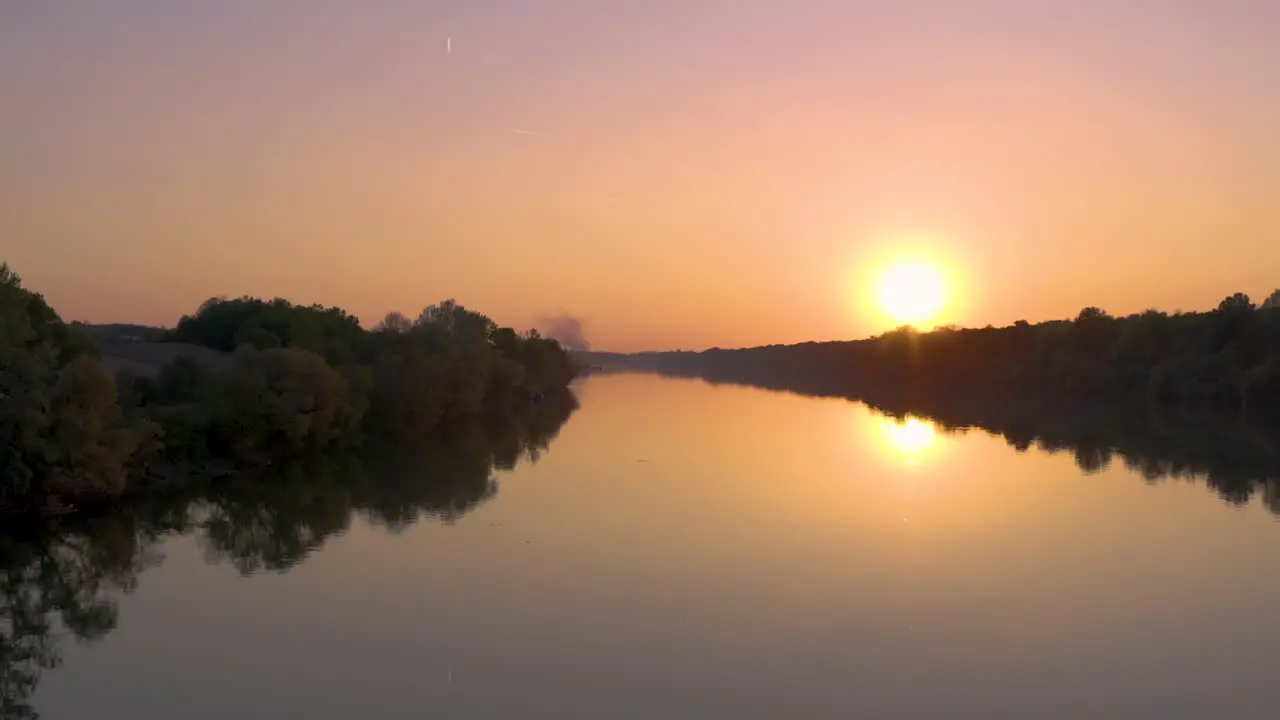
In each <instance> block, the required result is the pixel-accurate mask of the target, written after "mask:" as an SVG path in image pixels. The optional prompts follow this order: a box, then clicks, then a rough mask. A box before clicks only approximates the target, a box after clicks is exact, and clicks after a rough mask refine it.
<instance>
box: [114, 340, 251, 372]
mask: <svg viewBox="0 0 1280 720" xmlns="http://www.w3.org/2000/svg"><path fill="white" fill-rule="evenodd" d="M97 346H98V352H99V353H101V355H102V363H103V364H104V365H106V366H107V369H108V370H111V371H112V372H130V373H132V374H134V375H136V376H138V377H154V376H155V375H156V373H158V372H160V368H162V367H164V366H165V365H168V364H169V363H171V362H173V361H174V360H177V359H178V358H180V357H183V356H184V355H185V356H188V357H191V358H192V359H194V360H196V361H198V362H200V363H202V364H204V365H208V366H210V367H214V368H220V367H224V366H226V365H227V364H229V363H230V362H231V353H225V352H222V351H220V350H211V349H209V348H207V347H202V346H200V345H192V344H190V343H165V342H129V341H126V342H105V343H104V342H98V343H97Z"/></svg>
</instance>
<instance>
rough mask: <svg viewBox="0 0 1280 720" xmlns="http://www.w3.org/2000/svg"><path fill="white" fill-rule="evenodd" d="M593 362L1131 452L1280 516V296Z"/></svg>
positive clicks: (1098, 451)
mask: <svg viewBox="0 0 1280 720" xmlns="http://www.w3.org/2000/svg"><path fill="white" fill-rule="evenodd" d="M575 355H576V357H577V359H578V360H579V362H580V363H582V364H583V365H584V366H586V367H588V368H590V370H591V371H592V372H648V373H656V374H659V375H664V376H668V377H684V378H700V379H702V380H704V381H706V382H709V383H711V384H716V385H718V384H733V385H745V386H751V387H757V388H763V389H768V390H776V391H782V392H790V393H794V394H799V395H807V396H814V397H833V398H843V399H847V400H852V401H857V402H861V403H863V404H865V405H867V406H868V407H870V408H871V409H873V410H876V411H878V412H881V413H884V414H886V415H888V416H890V417H893V418H898V419H903V418H905V417H907V416H915V417H919V418H921V419H924V420H928V421H931V422H933V423H934V424H935V425H936V426H937V427H938V428H939V430H940V431H942V432H944V433H955V432H966V431H967V430H969V429H970V428H976V429H980V430H983V431H985V432H988V433H990V434H992V435H996V436H999V437H1002V438H1004V439H1005V440H1006V442H1008V443H1009V445H1010V446H1011V447H1013V448H1014V449H1015V450H1017V451H1019V452H1023V451H1026V450H1028V449H1029V448H1030V447H1032V446H1035V447H1038V448H1040V449H1041V450H1044V451H1047V452H1050V453H1056V452H1064V451H1066V452H1071V453H1072V454H1073V455H1074V457H1075V461H1076V464H1077V465H1078V466H1079V467H1080V469H1081V470H1082V471H1084V472H1086V473H1093V472H1098V471H1101V470H1103V469H1105V468H1107V467H1109V466H1110V464H1111V463H1112V462H1113V461H1114V460H1120V461H1122V462H1123V463H1124V464H1125V465H1126V466H1127V467H1129V468H1130V469H1131V470H1133V471H1135V472H1137V473H1139V474H1140V475H1142V476H1143V477H1144V478H1145V479H1146V480H1147V481H1148V482H1158V481H1160V480H1163V479H1166V478H1171V479H1180V480H1202V481H1204V482H1205V484H1206V485H1207V486H1208V487H1209V488H1211V489H1212V490H1214V491H1215V492H1216V493H1217V494H1218V495H1219V496H1220V497H1222V498H1223V499H1224V500H1226V501H1227V502H1230V503H1232V504H1234V505H1242V504H1245V503H1247V502H1249V501H1250V500H1251V498H1253V497H1255V496H1261V497H1262V499H1263V502H1264V504H1266V506H1267V507H1268V508H1269V509H1270V510H1271V511H1272V512H1273V513H1276V514H1278V515H1280V291H1277V292H1276V293H1274V294H1272V295H1271V296H1270V297H1269V298H1268V299H1267V300H1266V301H1265V302H1263V303H1262V304H1261V305H1254V303H1253V302H1252V301H1251V300H1250V299H1249V298H1248V296H1246V295H1243V294H1239V293H1237V294H1235V295H1232V296H1229V297H1227V298H1225V299H1224V300H1223V301H1222V302H1221V303H1219V305H1218V306H1217V307H1216V308H1215V309H1213V310H1211V311H1208V312H1199V313H1174V314H1167V313H1163V312H1159V311H1155V310H1148V311H1146V312H1144V313H1139V314H1135V315H1130V316H1127V317H1113V316H1111V315H1109V314H1107V313H1106V312H1104V311H1102V310H1100V309H1098V308H1096V307H1090V308H1086V309H1084V310H1082V311H1081V312H1080V313H1079V315H1077V317H1076V318H1075V319H1074V320H1067V321H1050V322H1044V323H1037V324H1030V323H1026V322H1017V323H1014V324H1013V325H1011V326H1008V327H1003V328H993V327H986V328H975V329H957V328H952V327H944V328H939V329H937V330H934V331H931V332H919V331H916V330H912V329H910V328H899V329H897V330H894V331H891V332H888V333H885V334H883V335H880V336H877V337H873V338H868V339H865V340H855V341H847V342H827V343H802V344H798V345H773V346H765V347H757V348H744V349H737V350H725V349H719V348H713V349H711V350H706V351H703V352H688V351H677V352H650V353H636V354H620V353H602V352H580V353H575Z"/></svg>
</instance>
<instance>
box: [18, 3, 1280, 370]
mask: <svg viewBox="0 0 1280 720" xmlns="http://www.w3.org/2000/svg"><path fill="white" fill-rule="evenodd" d="M1276 68H1280V0H1220V1H1218V2H1208V1H1207V0H1196V1H1194V2H1193V1H1190V0H1160V1H1156V0H1110V1H1105V2H1104V1H1098V0H1078V1H1076V2H1070V3H1066V2H1063V3H1057V2H1055V3H1049V2H1032V1H1030V0H1021V1H1014V0H1009V1H997V0H971V1H963V2H962V1H960V0H956V1H954V2H947V1H945V0H935V1H933V2H920V1H917V2H911V1H909V0H900V1H898V2H887V1H883V2H881V1H876V2H873V1H871V0H786V2H783V1H782V0H778V1H776V2H774V1H767V2H766V1H764V0H733V1H730V0H610V1H608V2H604V1H603V0H538V1H537V2H535V1H534V0H506V1H505V2H504V1H500V0H380V1H379V0H369V1H367V2H361V3H352V2H346V1H341V2H340V1H338V0H305V1H304V0H274V1H272V2H262V1H261V0H219V2H216V3H214V2H204V1H203V0H113V2H110V3H105V2H103V3H88V2H83V1H82V0H40V1H39V2H34V1H26V0H21V1H11V2H0V98H4V102H3V104H0V138H2V139H3V141H2V142H0V260H5V261H8V262H9V263H10V264H11V265H12V266H13V267H14V269H16V270H17V271H18V272H19V273H20V274H21V275H22V276H23V278H24V280H25V282H26V284H27V285H28V287H31V288H33V289H35V290H38V291H40V292H43V293H44V294H45V296H46V297H47V298H48V300H49V301H50V303H51V304H52V305H53V306H54V307H55V308H56V309H57V310H58V311H59V312H60V313H61V314H62V315H63V316H64V317H65V318H67V319H78V320H86V321H91V322H140V323H149V324H161V325H172V324H173V323H175V322H176V321H177V319H178V317H180V316H181V315H182V314H183V313H187V312H191V311H193V310H194V309H195V308H196V307H197V306H198V305H199V303H200V302H202V301H203V300H205V299H207V298H209V297H213V296H219V295H221V296H238V295H242V294H250V295H256V296H263V297H276V296H281V297H286V298H288V299H290V300H293V301H295V302H302V303H312V302H320V303H323V304H325V305H338V306H341V307H343V308H345V309H347V310H348V311H350V312H353V313H355V314H357V315H359V316H360V317H361V318H362V320H363V321H364V322H365V323H366V324H373V323H376V322H377V321H378V320H379V319H380V318H381V317H382V316H383V315H384V314H385V313H386V312H388V311H391V310H399V311H401V312H405V313H406V314H409V315H415V314H416V313H417V312H418V311H419V310H420V309H421V308H422V307H424V306H426V305H429V304H431V303H434V302H437V301H439V300H442V299H445V298H449V297H452V298H455V299H457V300H458V301H459V302H461V303H462V304H464V305H466V306H468V307H471V308H474V309H477V310H480V311H482V312H485V313H486V314H488V315H490V316H491V317H493V318H494V319H495V320H497V321H498V322H500V323H502V324H510V325H514V326H517V327H527V326H529V325H532V324H535V323H536V322H537V321H538V320H537V319H538V318H539V317H542V316H545V315H547V314H567V315H571V316H575V317H578V318H581V320H582V322H583V327H584V328H585V333H586V335H587V338H588V340H589V341H590V342H591V344H592V346H593V347H594V348H599V349H610V350H620V351H631V350H642V349H670V348H689V349H701V348H706V347H712V346H721V347H736V346H749V345H759V344H768V343H788V342H801V341H806V340H825V339H848V338H855V337H861V336H865V335H868V334H872V333H876V332H880V331H883V330H885V329H887V328H888V327H889V326H891V325H892V324H893V323H892V322H890V321H891V318H886V317H884V316H883V314H881V313H879V312H877V311H876V310H875V308H873V307H871V303H870V301H869V300H868V297H869V294H868V291H867V288H868V287H870V286H871V285H872V284H873V283H874V281H875V279H876V276H877V273H878V272H880V268H883V267H884V266H885V264H886V263H889V262H891V261H893V260H894V259H896V258H898V257H903V256H910V257H913V258H918V259H919V258H923V259H924V260H925V261H927V262H929V263H931V264H933V265H935V266H936V267H938V268H939V270H940V272H941V273H942V274H943V275H944V277H945V278H946V282H947V288H948V291H949V292H948V297H949V301H948V303H947V305H946V307H945V310H944V312H943V313H942V316H940V317H939V318H937V319H938V321H939V322H948V323H955V324H959V325H986V324H989V323H990V324H995V325H1003V324H1008V323H1011V322H1013V321H1014V320H1017V319H1027V320H1031V321H1036V320H1045V319H1053V318H1064V317H1070V316H1074V315H1075V314H1076V312H1078V311H1079V309H1080V308H1082V307H1084V306H1087V305H1097V306H1100V307H1103V308H1106V309H1108V310H1110V311H1111V312H1113V313H1116V314H1121V313H1129V312H1136V311H1141V310H1143V309H1146V308H1148V307H1156V308H1161V309H1165V310H1170V311H1172V310H1175V309H1184V310H1192V309H1204V308H1208V307H1211V306H1213V305H1215V304H1216V303H1217V302H1218V301H1219V300H1220V299H1221V298H1222V297H1224V296H1226V295H1229V294H1231V293H1232V292H1236V291H1243V292H1246V293H1249V294H1250V295H1251V296H1254V298H1255V299H1258V300H1260V299H1261V298H1263V297H1265V296H1266V295H1267V294H1269V293H1270V292H1271V291H1272V290H1273V289H1275V288H1276V287H1280V269H1277V268H1280V202H1277V197H1280V136H1278V135H1277V134H1276V132H1277V128H1280V82H1278V81H1277V76H1276Z"/></svg>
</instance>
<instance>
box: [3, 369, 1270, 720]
mask: <svg viewBox="0 0 1280 720" xmlns="http://www.w3.org/2000/svg"><path fill="white" fill-rule="evenodd" d="M576 390H577V394H578V396H579V400H580V404H581V407H580V408H579V409H578V410H577V411H576V412H575V413H574V414H573V415H572V416H571V418H570V419H569V420H568V422H567V423H565V425H564V426H563V427H562V428H561V429H560V432H559V434H558V436H556V437H555V438H554V439H552V440H551V441H550V442H549V443H548V444H547V446H546V447H545V449H544V450H542V451H541V452H540V453H535V454H537V455H538V457H537V460H536V462H534V461H533V460H532V459H530V458H529V457H528V455H529V454H530V453H525V457H523V458H522V459H521V460H520V461H519V462H517V463H515V467H514V469H511V470H496V471H495V472H494V474H493V482H488V480H487V479H486V478H482V479H481V482H480V487H474V486H473V485H474V484H473V485H467V484H466V483H463V484H462V485H463V486H462V487H461V488H460V489H458V490H457V491H458V492H461V493H463V494H464V495H466V497H463V498H461V499H458V500H457V501H456V502H454V501H453V500H451V499H449V498H445V499H444V500H443V501H442V502H439V503H437V505H436V506H438V507H445V506H447V507H448V508H449V509H447V510H444V511H439V512H427V511H418V510H415V511H413V512H408V513H406V512H400V511H394V510H389V511H386V512H381V511H378V512H375V511H371V510H369V509H368V507H371V506H374V505H376V504H377V503H376V502H374V501H369V502H367V503H365V504H364V505H363V506H361V507H363V508H364V509H361V507H354V506H352V505H351V503H350V502H349V501H347V500H343V501H341V502H338V501H332V500H331V499H330V496H329V495H328V494H326V492H325V491H321V490H315V489H311V486H308V485H306V484H301V485H299V489H298V490H296V491H291V493H290V495H289V497H288V499H287V500H277V499H272V500H270V502H264V503H258V504H253V503H244V502H240V503H239V504H236V505H235V507H234V508H232V509H228V507H227V506H225V503H224V506H218V507H215V508H214V509H210V508H209V507H205V508H203V509H200V510H198V511H190V512H195V513H196V515H197V516H198V517H197V518H196V519H195V520H194V521H189V520H184V521H182V522H176V523H174V527H176V528H179V529H177V530H175V531H174V532H171V533H164V532H156V531H154V528H156V527H162V526H164V524H165V520H164V518H163V517H157V516H161V515H164V512H167V511H163V512H162V511H157V512H156V513H154V514H153V515H152V516H148V517H147V518H145V523H143V524H145V525H146V526H147V527H150V528H153V530H151V531H149V532H150V535H149V537H148V539H146V540H145V541H143V540H139V539H138V538H137V537H135V536H136V535H137V532H136V530H135V528H136V526H137V524H138V523H139V522H142V521H141V520H138V519H137V518H134V519H133V520H130V521H129V523H125V524H124V526H123V527H124V529H123V530H121V529H118V528H116V526H115V525H113V524H112V523H113V522H115V521H112V520H111V519H110V518H107V519H104V520H103V521H101V523H105V525H101V524H100V525H98V526H94V527H95V529H92V530H86V531H83V532H82V533H81V534H75V533H72V534H70V535H68V536H66V537H60V538H58V539H56V541H49V540H46V541H42V542H54V543H55V544H57V545H58V547H57V548H54V549H53V550H50V549H48V548H47V547H46V548H42V549H41V550H40V551H39V552H40V553H45V554H49V553H54V554H58V553H60V555H58V557H61V558H63V559H62V560H60V561H59V562H61V563H62V564H61V565H59V566H58V568H59V569H58V570H57V571H56V574H58V575H59V578H60V579H58V580H57V582H56V583H54V581H53V580H49V581H47V582H46V581H45V580H43V579H41V577H40V576H39V573H38V572H36V571H32V570H23V569H22V568H23V567H30V568H35V567H44V565H41V563H39V562H35V561H30V562H29V565H23V564H22V562H28V561H25V560H24V561H22V562H19V561H17V560H12V559H11V560H10V566H9V572H8V579H7V583H8V587H9V590H8V594H7V595H6V597H7V598H9V599H8V600H6V605H5V607H4V608H3V611H4V612H5V613H7V614H6V615H5V619H6V621H7V628H8V629H7V632H8V636H7V639H6V640H5V643H6V644H5V645H4V648H6V654H5V655H4V657H0V660H2V661H3V662H4V663H5V665H4V667H3V668H0V672H2V673H3V691H4V693H5V696H6V697H5V702H6V703H7V705H6V708H7V709H8V710H7V711H8V712H9V713H10V715H8V716H6V717H24V716H23V715H22V714H21V713H22V712H25V711H24V710H23V706H24V704H27V703H29V705H30V706H31V707H34V709H35V710H36V711H38V712H39V714H40V717H42V718H46V719H47V720H64V719H67V720H73V719H77V718H91V717H106V716H110V717H121V718H131V719H133V720H149V719H152V718H154V719H157V720H159V719H161V718H163V719H165V720H168V719H169V718H179V717H180V718H187V719H189V720H205V719H207V720H213V719H215V718H216V719H218V720H222V719H223V718H228V717H237V718H289V717H297V718H312V719H315V718H334V719H338V718H344V719H345V718H355V717H370V718H374V717H376V718H406V719H407V718H415V719H416V718H421V717H442V718H505V717H539V718H637V719H639V718H645V719H650V718H664V719H666V718H691V719H694V718H698V719H700V718H779V719H781V718H864V717H865V718H975V719H977V718H982V719H984V720H985V719H987V718H1037V719H1040V720H1043V719H1048V718H1064V719H1065V718H1072V719H1075V718H1085V717H1088V718H1126V719H1128V718H1139V717H1153V718H1154V717H1159V718H1219V717H1222V718H1226V717H1230V718H1270V717H1274V716H1275V715H1276V713H1277V712H1280V685H1278V684H1277V683H1276V682H1275V680H1274V669H1275V668H1277V667H1280V611H1277V608H1280V562H1277V561H1276V556H1277V552H1276V551H1277V548H1280V525H1278V524H1277V522H1276V515H1275V514H1274V513H1273V512H1272V511H1271V510H1269V509H1268V507H1267V500H1271V501H1272V502H1271V504H1272V505H1276V504H1277V503H1276V502H1275V501H1274V493H1271V492H1270V491H1269V490H1268V488H1271V486H1270V485H1267V484H1266V483H1265V482H1262V481H1260V484H1259V486H1258V487H1259V488H1260V489H1259V490H1258V491H1257V492H1254V493H1252V494H1250V495H1248V496H1247V497H1245V498H1240V497H1234V498H1228V499H1232V500H1233V501H1232V502H1228V501H1227V499H1224V497H1222V493H1219V492H1216V491H1215V490H1213V489H1211V488H1210V487H1208V486H1207V484H1206V482H1205V481H1204V480H1203V479H1202V478H1197V477H1194V474H1192V473H1188V472H1179V473H1175V474H1177V475H1179V476H1180V477H1160V473H1159V472H1154V471H1151V470H1147V471H1145V472H1141V471H1140V469H1139V465H1140V464H1141V463H1140V462H1137V461H1131V462H1129V463H1126V462H1125V461H1124V458H1122V457H1119V456H1116V457H1111V456H1110V454H1109V453H1105V452H1104V456H1103V457H1101V458H1100V459H1099V458H1094V460H1091V461H1089V462H1085V463H1082V462H1079V461H1078V460H1077V457H1078V456H1079V455H1080V454H1079V453H1075V454H1073V452H1071V451H1070V449H1067V450H1066V451H1060V452H1049V451H1047V450H1045V449H1042V448H1041V447H1038V446H1036V445H1034V444H1033V445H1031V446H1030V447H1029V448H1027V449H1025V450H1023V451H1019V450H1018V449H1015V448H1014V447H1012V446H1011V445H1010V443H1008V442H1006V441H1005V440H1004V439H1003V438H1000V437H993V436H991V435H989V434H987V433H984V432H982V431H981V430H979V429H974V430H970V431H967V432H952V431H943V430H942V429H941V428H940V427H938V426H936V425H935V424H934V423H933V422H931V421H929V420H924V419H919V418H909V419H905V420H901V421H895V420H893V419H891V418H888V417H885V416H883V415H879V414H877V413H876V412H874V411H872V410H870V409H868V408H866V407H865V406H863V405H860V404H858V403H854V402H849V401H846V400H841V399H816V398H809V397H802V396H798V395H793V394H788V393H785V392H775V391H768V390H762V389H753V388H748V387H739V386H727V385H725V386H712V385H709V384H707V383H705V382H702V381H699V380H692V379H666V378H659V377H656V376H645V375H598V376H592V377H589V378H587V379H585V380H584V381H582V382H581V383H580V385H579V386H578V387H577V389H576ZM1082 465H1083V466H1084V467H1086V468H1087V470H1084V469H1082ZM482 474H483V473H482ZM451 487H452V486H451ZM453 491H454V490H450V489H446V490H442V491H440V492H443V493H448V492H453ZM334 497H336V495H335V496H334ZM282 503H284V504H286V505H287V508H286V509H282V508H281V504H282ZM393 504H394V503H393ZM215 505H216V503H215ZM183 512H188V511H186V510H184V511H183ZM143 514H145V513H143ZM104 528H105V529H104ZM86 538H87V539H86ZM15 552H16V551H12V550H10V551H9V552H8V556H13V555H14V553H15ZM112 553H114V554H116V555H120V556H121V557H120V558H117V559H115V560H111V561H108V560H105V559H103V558H105V557H107V556H110V555H111V554H112ZM46 565H47V563H46ZM103 567H107V569H106V570H103V569H102V568H103ZM33 572H34V573H35V574H34V575H33ZM33 577H34V578H35V579H33ZM21 583H26V585H24V586H23V587H27V588H28V590H27V591H20V590H19V589H15V588H17V585H19V584H21ZM50 583H53V584H50ZM30 588H35V589H36V590H38V591H39V592H41V593H43V594H45V595H47V596H49V597H51V598H53V600H51V601H49V603H46V605H45V606H40V605H38V604H34V605H32V606H33V607H52V606H54V605H57V606H58V607H64V608H65V607H66V606H68V605H72V606H74V607H75V608H76V610H75V611H74V612H71V613H64V614H66V615H69V616H70V617H69V618H62V619H59V616H58V614H57V613H54V612H50V613H49V614H48V618H49V619H50V625H49V627H48V628H47V632H46V628H42V627H41V625H40V621H39V618H38V617H35V615H34V612H35V611H33V610H29V609H28V610H21V609H19V608H18V606H19V605H21V603H19V602H18V601H16V600H15V599H14V598H17V597H25V596H24V595H22V593H23V592H29V591H30ZM59 593H61V595H59ZM62 595H74V596H76V597H78V598H80V600H79V601H76V602H79V604H78V605H77V604H75V603H74V602H72V601H70V600H65V599H64V600H59V599H58V598H59V597H61V596H62ZM81 601H82V602H81ZM24 602H28V604H30V603H31V602H33V601H24ZM59 603H61V604H59ZM19 626H21V628H23V629H24V630H22V631H21V632H20V631H19V630H15V628H16V627H19ZM76 628H79V630H77V629H76ZM24 633H25V634H24ZM19 636H20V637H19ZM77 636H82V637H79V638H78V637H77ZM32 638H35V639H34V640H33V639H32ZM24 653H25V654H24ZM39 653H48V656H49V657H50V658H53V659H55V660H56V661H57V663H56V666H52V667H48V668H47V669H44V670H43V671H41V670H39V668H38V666H39V665H40V664H41V662H40V661H39V660H38V659H32V658H33V657H35V656H36V655H39ZM54 656H56V657H54ZM41 657H43V656H41ZM44 664H46V665H55V663H53V662H47V663H44ZM27 681H29V682H28V684H27V685H24V684H23V683H24V682H27ZM24 688H25V689H24Z"/></svg>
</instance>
